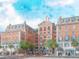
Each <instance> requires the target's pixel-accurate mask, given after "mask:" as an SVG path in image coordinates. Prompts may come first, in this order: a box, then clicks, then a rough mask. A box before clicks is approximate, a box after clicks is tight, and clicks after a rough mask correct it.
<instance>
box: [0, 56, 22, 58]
mask: <svg viewBox="0 0 79 59" xmlns="http://www.w3.org/2000/svg"><path fill="white" fill-rule="evenodd" d="M0 59H23V57H19V56H2V57H0Z"/></svg>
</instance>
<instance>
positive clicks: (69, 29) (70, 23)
mask: <svg viewBox="0 0 79 59" xmlns="http://www.w3.org/2000/svg"><path fill="white" fill-rule="evenodd" d="M56 29H57V30H56V33H57V34H56V36H57V38H56V39H57V43H58V45H59V47H62V48H63V51H64V54H63V52H62V55H66V56H68V55H70V56H73V55H75V52H76V49H75V48H76V47H73V46H72V45H71V43H72V41H73V40H77V41H78V42H79V16H74V17H67V18H62V17H60V18H59V20H58V23H57V26H56Z"/></svg>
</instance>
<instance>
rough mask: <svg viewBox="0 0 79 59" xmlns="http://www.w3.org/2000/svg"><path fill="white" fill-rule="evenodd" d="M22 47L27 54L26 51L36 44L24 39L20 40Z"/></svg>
mask: <svg viewBox="0 0 79 59" xmlns="http://www.w3.org/2000/svg"><path fill="white" fill-rule="evenodd" d="M20 48H21V49H23V50H25V54H26V51H27V50H28V49H31V48H34V45H33V44H32V43H30V42H28V41H24V40H22V41H21V42H20Z"/></svg>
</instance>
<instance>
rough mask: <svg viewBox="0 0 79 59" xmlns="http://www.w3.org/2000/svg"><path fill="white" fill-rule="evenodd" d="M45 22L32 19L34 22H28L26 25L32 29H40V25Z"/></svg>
mask: <svg viewBox="0 0 79 59" xmlns="http://www.w3.org/2000/svg"><path fill="white" fill-rule="evenodd" d="M42 21H43V20H41V19H39V18H38V19H32V20H29V19H28V20H26V23H27V24H28V25H29V26H31V27H32V28H38V24H40V23H41V22H42Z"/></svg>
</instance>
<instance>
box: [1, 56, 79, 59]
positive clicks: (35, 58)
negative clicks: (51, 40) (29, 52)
mask: <svg viewBox="0 0 79 59" xmlns="http://www.w3.org/2000/svg"><path fill="white" fill-rule="evenodd" d="M0 59H79V58H78V57H77V58H75V57H69V58H68V57H67V58H66V57H42V56H40V57H20V56H3V57H0Z"/></svg>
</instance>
